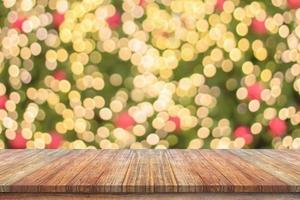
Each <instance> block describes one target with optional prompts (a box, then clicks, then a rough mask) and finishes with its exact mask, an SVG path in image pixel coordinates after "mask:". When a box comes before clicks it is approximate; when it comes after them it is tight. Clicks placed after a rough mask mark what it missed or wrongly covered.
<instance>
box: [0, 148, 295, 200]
mask: <svg viewBox="0 0 300 200" xmlns="http://www.w3.org/2000/svg"><path fill="white" fill-rule="evenodd" d="M0 192H6V193H2V195H3V194H6V195H8V193H40V192H43V193H45V194H51V193H60V194H63V193H68V194H71V193H86V194H98V193H99V194H100V193H102V194H104V193H105V194H114V193H116V194H128V193H131V194H133V193H141V194H142V193H157V192H158V193H180V194H182V192H185V193H192V192H193V193H194V192H197V193H210V192H226V193H232V192H238V193H240V192H242V193H244V192H254V193H255V192H263V193H268V192H281V193H287V192H300V151H291V150H290V151H287V150H2V151H0ZM8 196H9V195H8ZM25 196H26V195H25ZM0 197H1V194H0ZM11 197H12V196H11ZM0 199H2V198H0Z"/></svg>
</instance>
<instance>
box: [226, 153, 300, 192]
mask: <svg viewBox="0 0 300 200" xmlns="http://www.w3.org/2000/svg"><path fill="white" fill-rule="evenodd" d="M231 152H232V153H234V154H236V155H238V156H239V157H242V158H243V159H245V160H247V161H248V162H249V163H252V164H254V165H255V166H257V167H259V168H261V169H263V170H265V171H267V172H269V173H270V174H272V175H273V176H274V177H277V178H278V179H280V180H281V181H283V182H285V183H287V184H288V188H289V189H288V191H287V192H299V191H300V187H299V186H300V177H299V175H298V173H299V168H298V171H297V170H291V169H290V168H291V165H287V164H283V162H279V161H276V160H275V159H272V158H270V157H267V156H265V155H264V154H262V153H260V152H259V151H256V150H247V151H245V150H240V151H231Z"/></svg>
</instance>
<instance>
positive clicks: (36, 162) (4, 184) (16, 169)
mask: <svg viewBox="0 0 300 200" xmlns="http://www.w3.org/2000/svg"><path fill="white" fill-rule="evenodd" d="M20 153H21V155H22V156H23V157H22V158H20V159H19V160H20V162H18V159H17V160H15V161H14V162H12V163H11V162H8V163H9V164H8V165H3V166H1V167H0V191H4V192H6V191H9V190H10V188H11V184H13V183H14V182H16V181H17V180H19V179H21V178H23V177H26V176H27V175H29V174H31V173H32V172H34V171H36V170H38V169H40V168H41V167H43V166H45V165H47V164H49V163H50V162H52V161H53V160H54V159H56V158H57V157H59V156H60V155H64V154H66V153H67V152H65V151H56V150H52V151H28V152H25V154H24V152H20Z"/></svg>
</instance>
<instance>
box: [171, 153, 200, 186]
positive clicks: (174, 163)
mask: <svg viewBox="0 0 300 200" xmlns="http://www.w3.org/2000/svg"><path fill="white" fill-rule="evenodd" d="M184 151H185V150H182V151H178V150H169V151H168V159H169V162H170V165H171V169H172V170H173V173H174V175H175V178H176V182H177V185H178V187H177V192H203V186H204V182H203V180H202V179H201V178H200V177H199V176H198V174H197V173H196V172H195V170H194V169H193V166H192V165H191V164H190V163H189V162H188V161H187V159H186V157H185V155H184V154H183V152H184Z"/></svg>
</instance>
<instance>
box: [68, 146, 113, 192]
mask: <svg viewBox="0 0 300 200" xmlns="http://www.w3.org/2000/svg"><path fill="white" fill-rule="evenodd" d="M95 155H96V157H95V158H94V159H93V160H92V161H90V162H89V163H88V164H87V166H86V167H85V169H84V170H82V171H80V172H79V173H78V174H77V175H76V176H75V177H74V178H73V179H72V180H71V181H69V182H68V191H69V192H83V193H93V192H99V191H101V185H97V184H96V183H97V181H98V179H99V177H100V176H101V175H102V174H103V173H104V172H105V170H106V169H107V168H109V167H110V166H111V165H112V164H113V162H114V159H115V156H116V155H117V150H97V151H96V153H95Z"/></svg>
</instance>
